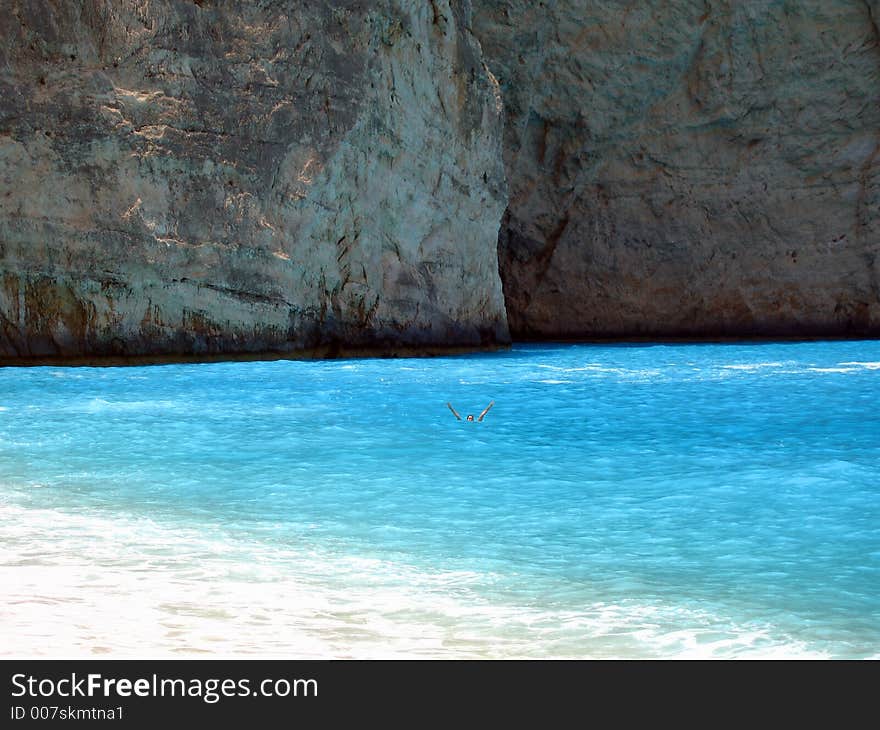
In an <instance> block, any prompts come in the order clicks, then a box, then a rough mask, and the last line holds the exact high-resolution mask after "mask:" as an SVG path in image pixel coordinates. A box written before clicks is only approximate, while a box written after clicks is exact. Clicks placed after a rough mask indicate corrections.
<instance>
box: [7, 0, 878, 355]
mask: <svg viewBox="0 0 880 730" xmlns="http://www.w3.org/2000/svg"><path fill="white" fill-rule="evenodd" d="M471 5H472V3H471V0H375V1H373V2H368V1H367V0H310V1H309V2H294V1H293V0H257V1H255V2H248V3H236V2H233V1H232V0H196V1H188V0H79V1H78V2H63V3H62V2H53V1H52V0H7V2H5V3H4V17H3V21H2V23H0V360H5V361H17V360H21V359H24V358H40V357H59V358H68V357H79V356H85V357H94V356H108V355H117V356H122V357H130V356H139V355H157V356H165V355H170V356H179V355H196V356H199V357H203V356H209V355H211V354H219V355H228V354H236V353H239V354H240V353H267V352H277V353H281V354H295V353H303V354H310V353H314V354H322V353H331V354H332V353H335V352H344V351H362V350H369V349H376V350H379V351H382V352H388V351H392V350H394V349H396V348H400V347H404V348H415V349H416V350H431V349H433V348H441V347H448V346H464V347H481V346H492V345H494V344H498V343H505V342H507V341H509V333H508V320H509V322H510V327H511V329H512V331H513V333H514V335H515V336H517V337H520V338H560V337H571V338H581V337H586V338H591V337H663V336H669V337H676V336H682V337H721V336H755V335H768V336H778V335H793V336H823V335H880V261H878V256H880V32H878V20H880V0H830V1H828V0H825V1H821V0H799V1H798V2H793V1H791V0H772V1H770V2H767V1H766V0H760V1H759V0H742V1H741V2H730V1H729V0H664V1H663V2H661V1H660V0H645V1H644V2H639V3H622V2H619V1H617V0H591V2H585V0H556V1H554V2H549V0H547V1H545V2H530V1H529V2H527V1H526V0H474V2H473V8H472V7H471ZM496 79H497V81H496ZM499 222H500V232H499ZM499 267H500V274H501V276H500V277H499ZM502 281H503V286H504V292H503V294H502ZM505 299H506V311H505Z"/></svg>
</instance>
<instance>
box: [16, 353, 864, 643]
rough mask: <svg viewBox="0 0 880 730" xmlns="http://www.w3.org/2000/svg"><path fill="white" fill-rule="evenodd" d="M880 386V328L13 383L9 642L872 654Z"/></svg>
mask: <svg viewBox="0 0 880 730" xmlns="http://www.w3.org/2000/svg"><path fill="white" fill-rule="evenodd" d="M878 397H880V342H814V343H786V344H748V345H730V344H729V345H633V346H626V345H618V346H599V345H581V346H575V345H571V346H569V345H558V346H557V345H552V346H551V345H534V346H515V347H514V348H513V349H512V350H511V351H509V352H501V353H496V354H482V355H470V356H455V357H440V358H433V359H392V360H383V359H368V360H337V361H317V362H292V361H277V362H230V363H220V364H198V365H196V364H193V365H190V364H187V365H167V366H152V367H127V368H65V367H38V368H5V369H0V653H2V654H4V655H7V656H9V655H15V656H54V657H74V656H88V655H93V654H98V653H106V654H109V655H112V656H119V657H123V656H138V657H151V656H194V655H202V654H212V655H222V656H245V655H254V656H279V657H281V656H283V657H290V658H303V657H326V658H329V657H462V658H464V657H840V658H843V657H856V658H865V657H873V658H878V657H880V458H878V457H880V409H878ZM491 400H494V401H495V406H494V408H493V409H492V410H491V411H490V412H489V414H488V415H487V416H486V418H485V420H484V421H483V422H482V423H467V422H458V421H456V420H455V418H454V417H453V416H452V414H451V413H450V412H449V410H448V409H447V407H446V403H447V401H451V402H452V404H453V405H454V406H455V408H456V409H457V410H458V411H459V412H460V413H461V414H462V416H464V415H466V414H467V413H477V414H478V413H479V412H480V411H481V410H482V409H483V408H484V407H485V406H486V405H487V404H488V403H489V401H491Z"/></svg>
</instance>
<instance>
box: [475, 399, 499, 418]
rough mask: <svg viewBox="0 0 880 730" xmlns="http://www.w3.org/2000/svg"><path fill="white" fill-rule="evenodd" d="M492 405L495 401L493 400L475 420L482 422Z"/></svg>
mask: <svg viewBox="0 0 880 730" xmlns="http://www.w3.org/2000/svg"><path fill="white" fill-rule="evenodd" d="M494 405H495V401H494V400H493V401H492V402H491V403H490V404H489V405H487V406H486V410H484V411H483V412H482V413H481V414H480V417H479V418H478V419H477V420H478V421H482V420H483V416H485V415H486V414H487V413H488V412H489V409H490V408H491V407H492V406H494Z"/></svg>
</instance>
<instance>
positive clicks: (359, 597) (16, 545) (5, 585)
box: [0, 503, 821, 658]
mask: <svg viewBox="0 0 880 730" xmlns="http://www.w3.org/2000/svg"><path fill="white" fill-rule="evenodd" d="M0 534H2V535H3V540H2V542H0V655H4V656H13V657H54V658H75V657H85V656H96V655H110V656H113V657H114V658H126V657H140V658H143V657H186V656H204V655H206V654H208V655H213V656H218V657H222V656H235V657H241V656H246V655H250V656H266V657H282V656H283V657H288V658H402V657H421V658H443V657H446V658H450V657H454V658H469V657H470V658H479V657H496V658H513V657H562V658H565V657H639V656H662V657H696V656H700V657H702V656H774V657H776V656H786V657H801V656H821V655H819V654H817V653H816V652H810V651H809V650H807V649H806V648H805V647H804V646H803V645H802V644H799V643H797V642H793V641H791V640H790V639H789V638H788V637H785V636H775V637H774V636H772V635H771V632H770V630H769V629H768V628H766V627H763V628H762V627H745V628H742V627H737V626H735V625H733V624H731V623H730V622H729V621H727V620H725V619H723V618H719V617H717V616H714V615H713V614H712V613H711V612H710V611H704V610H700V609H696V610H695V609H693V608H685V607H681V606H664V605H645V604H643V603H639V602H638V601H635V600H633V601H623V602H621V603H619V604H612V603H601V602H600V603H594V604H592V605H584V606H583V607H582V608H579V609H578V610H559V609H550V608H546V609H544V608H540V607H538V606H536V605H534V603H532V602H531V601H530V602H528V603H526V604H521V603H518V602H517V601H516V600H513V599H500V598H497V597H495V598H493V599H491V600H490V599H489V598H488V597H487V596H486V594H485V593H484V589H485V587H486V586H487V585H493V584H495V583H497V582H498V581H499V580H500V577H499V576H493V575H489V574H475V573H471V572H467V571H455V570H435V571H427V570H424V569H417V568H415V567H413V566H410V565H406V564H401V563H389V562H387V561H382V560H377V559H373V558H365V557H357V556H346V555H330V554H325V553H323V552H321V551H319V550H316V549H309V548H307V547H306V546H302V548H301V549H293V548H291V547H290V546H288V545H277V544H273V543H272V542H269V541H261V540H259V539H256V538H249V539H239V538H235V537H229V536H216V537H209V536H207V535H205V534H204V533H202V532H201V531H200V530H197V529H195V528H194V527H192V526H190V527H185V526H184V527H181V526H179V525H174V526H172V525H167V526H166V525H163V524H160V523H157V522H154V521H152V520H149V519H145V518H134V517H111V516H109V515H106V514H103V515H102V514H75V513H69V512H63V511H60V510H55V509H30V508H23V507H19V506H15V505H9V504H2V503H0Z"/></svg>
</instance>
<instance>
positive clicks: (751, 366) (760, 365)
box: [721, 362, 790, 372]
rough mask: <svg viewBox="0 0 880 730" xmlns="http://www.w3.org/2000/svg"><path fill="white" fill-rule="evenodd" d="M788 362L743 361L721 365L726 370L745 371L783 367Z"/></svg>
mask: <svg viewBox="0 0 880 730" xmlns="http://www.w3.org/2000/svg"><path fill="white" fill-rule="evenodd" d="M786 364H790V363H784V362H754V363H742V364H736V365H722V366H721V367H722V368H723V369H724V370H743V371H745V372H754V371H756V370H763V369H764V368H781V367H784V366H785V365H786Z"/></svg>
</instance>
